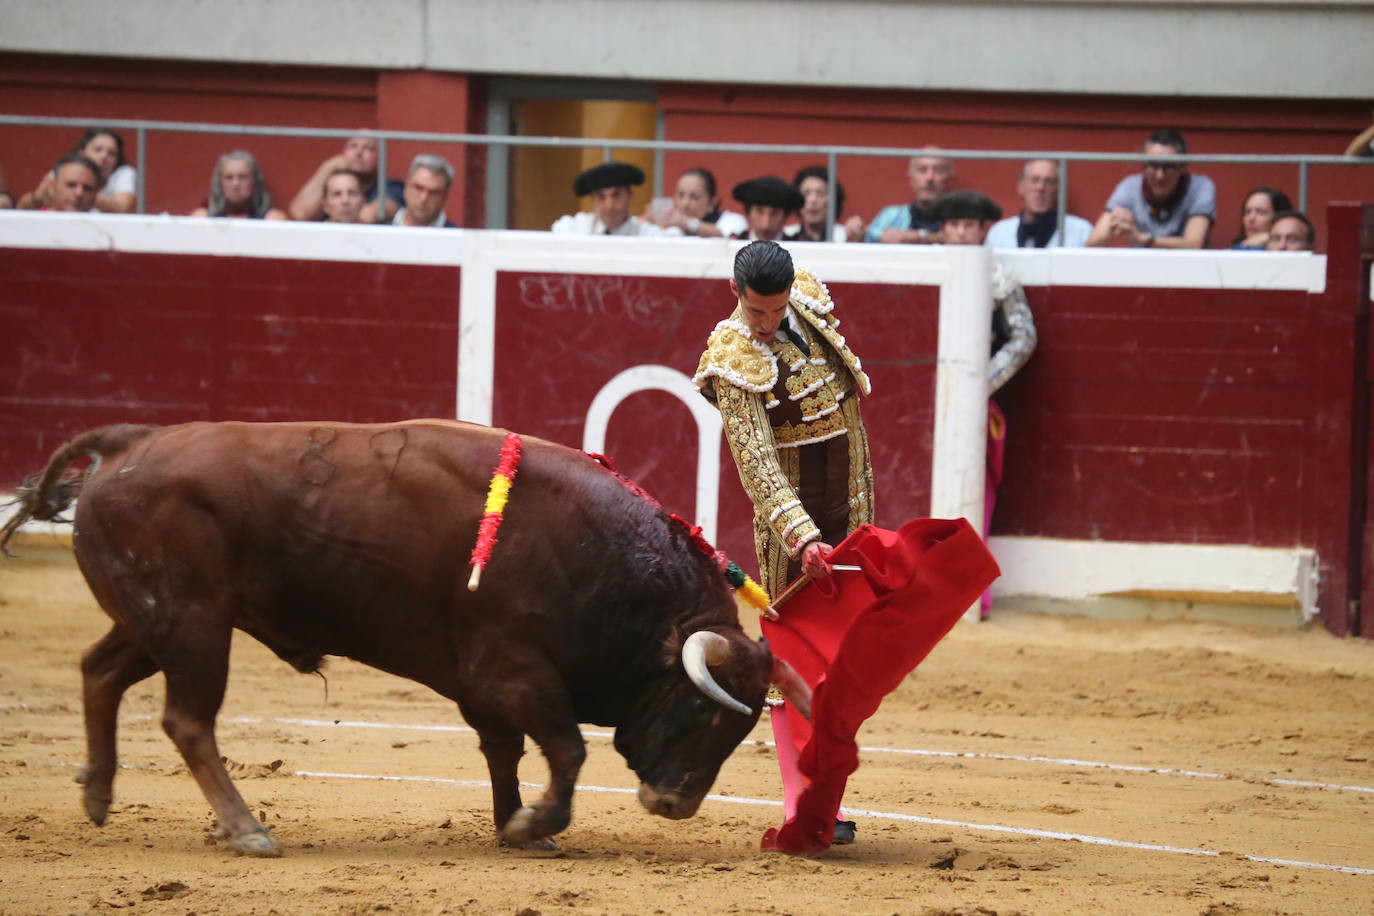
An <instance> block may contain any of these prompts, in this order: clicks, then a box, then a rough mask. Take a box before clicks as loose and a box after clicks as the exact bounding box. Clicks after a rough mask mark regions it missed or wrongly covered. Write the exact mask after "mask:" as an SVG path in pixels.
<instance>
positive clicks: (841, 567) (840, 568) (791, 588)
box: [763, 563, 862, 620]
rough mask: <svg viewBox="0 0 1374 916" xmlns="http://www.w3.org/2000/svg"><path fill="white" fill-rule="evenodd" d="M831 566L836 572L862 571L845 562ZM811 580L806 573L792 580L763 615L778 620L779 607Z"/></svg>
mask: <svg viewBox="0 0 1374 916" xmlns="http://www.w3.org/2000/svg"><path fill="white" fill-rule="evenodd" d="M830 568H831V570H833V571H835V572H862V568H861V567H858V566H848V565H845V564H843V563H836V564H834V565H832V566H831V567H830ZM810 581H811V577H810V576H805V575H803V576H798V577H797V578H796V579H794V580H792V583H791V584H790V585H788V586H787V588H785V589H783V590H782V591H781V592H779V593H778V597H776V598H774V599H773V603H772V604H770V605H768V608H767V610H765V611H764V612H763V616H765V617H767V618H768V619H769V620H777V619H778V616H779V615H778V608H780V607H782V606H783V605H784V604H786V603H787V602H788V600H789V599H791V597H792V596H793V595H795V594H796V593H797V592H799V591H801V590H802V589H803V588H805V587H806V586H807V583H809V582H810Z"/></svg>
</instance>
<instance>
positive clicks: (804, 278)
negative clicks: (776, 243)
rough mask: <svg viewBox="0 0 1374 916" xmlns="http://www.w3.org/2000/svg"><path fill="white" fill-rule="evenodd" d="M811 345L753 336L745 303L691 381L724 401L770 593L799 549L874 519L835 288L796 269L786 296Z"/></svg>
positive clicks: (794, 564)
mask: <svg viewBox="0 0 1374 916" xmlns="http://www.w3.org/2000/svg"><path fill="white" fill-rule="evenodd" d="M789 302H790V304H791V306H792V311H793V312H794V313H795V314H797V315H798V316H800V317H801V319H802V323H803V324H804V325H805V327H803V328H797V329H796V330H797V331H798V332H800V333H801V334H802V336H803V337H805V338H806V340H807V343H808V344H809V351H810V352H808V353H802V352H801V350H800V348H798V347H797V346H796V344H794V343H792V342H791V341H790V340H781V341H774V342H772V343H769V344H765V343H761V342H759V341H757V340H755V339H754V337H753V335H752V334H751V333H750V332H749V327H748V325H747V324H746V323H745V321H744V315H743V310H742V308H737V309H736V310H735V312H734V314H732V315H731V316H730V317H729V318H728V319H726V320H725V321H722V322H720V323H719V324H717V325H716V327H715V330H714V331H712V332H711V336H710V338H709V339H708V341H707V345H706V352H705V353H704V354H702V357H701V363H700V365H699V366H698V367H697V372H696V375H695V376H694V377H693V381H694V382H695V383H696V385H697V387H698V388H700V389H701V391H702V394H704V395H706V396H707V397H708V398H710V399H711V400H713V401H715V403H716V405H717V406H718V407H719V408H720V415H721V420H722V421H723V423H724V427H725V437H726V440H727V441H728V442H729V443H730V451H731V454H733V455H734V458H735V466H736V468H737V469H738V470H739V476H740V483H741V484H743V486H744V490H745V492H746V493H747V494H748V495H749V499H750V500H751V501H752V502H753V504H754V547H755V549H756V550H757V552H758V559H759V572H760V574H761V575H760V578H761V580H762V582H763V587H764V588H765V589H766V590H767V591H768V593H769V595H777V594H778V592H779V591H781V589H782V588H783V587H784V586H785V585H786V584H787V582H788V581H789V580H790V579H791V578H794V577H795V576H796V575H798V574H799V572H800V562H799V557H800V554H801V550H802V548H803V547H804V546H805V545H806V544H807V543H809V542H810V541H814V540H817V539H821V538H824V539H827V540H829V542H830V543H832V544H833V543H836V542H838V541H839V540H842V539H843V538H844V536H845V535H847V534H848V533H849V532H851V531H853V530H854V529H855V528H857V527H858V526H859V525H861V524H864V523H866V522H871V521H872V520H873V468H872V464H871V462H870V461H869V454H868V434H867V432H866V431H865V429H864V424H863V419H862V417H861V416H860V412H859V397H858V396H856V395H860V396H865V397H866V396H867V395H868V393H869V390H870V388H869V381H868V376H867V374H865V373H864V371H863V366H862V364H861V363H860V361H859V358H858V357H857V356H856V355H854V352H853V351H852V350H850V349H849V347H848V345H847V344H846V343H845V339H844V337H843V336H842V335H841V334H840V333H839V331H838V330H837V329H838V327H839V324H840V322H839V320H838V319H837V318H836V317H835V316H834V314H833V303H832V302H831V300H830V293H829V291H828V290H827V289H826V288H825V284H823V283H821V281H820V280H819V279H817V277H816V276H815V275H814V274H812V273H810V272H809V271H805V270H798V271H797V273H796V279H795V280H794V281H793V284H792V292H791V295H790V297H789Z"/></svg>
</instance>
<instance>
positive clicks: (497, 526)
mask: <svg viewBox="0 0 1374 916" xmlns="http://www.w3.org/2000/svg"><path fill="white" fill-rule="evenodd" d="M519 469H520V437H519V436H517V435H516V434H515V433H506V439H505V441H504V442H502V443H501V458H500V460H498V461H497V463H496V472H495V473H494V474H492V475H491V484H490V485H489V486H488V487H487V504H486V507H485V508H484V509H483V510H482V521H481V523H480V524H479V525H478V526H477V543H476V544H475V545H473V548H472V560H471V563H472V575H471V576H470V577H469V578H468V591H470V592H475V591H477V586H478V585H479V584H480V583H481V580H482V569H483V567H485V566H486V565H487V564H488V563H489V562H491V551H492V549H493V548H494V547H495V546H496V533H497V532H498V531H500V530H501V519H502V518H504V517H505V512H506V501H507V500H508V499H510V488H511V484H513V483H514V482H515V473H516V471H518V470H519Z"/></svg>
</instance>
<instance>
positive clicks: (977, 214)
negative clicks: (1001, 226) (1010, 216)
mask: <svg viewBox="0 0 1374 916" xmlns="http://www.w3.org/2000/svg"><path fill="white" fill-rule="evenodd" d="M932 211H933V212H932V214H931V215H932V216H933V217H934V218H935V219H937V220H939V221H940V222H942V223H943V222H944V221H945V220H947V219H976V220H978V221H979V222H995V221H996V220H999V219H1001V218H1002V208H1001V207H999V206H997V204H995V203H993V202H992V198H990V197H988V196H987V195H985V194H979V193H978V192H977V191H950V192H949V193H948V194H944V195H942V196H941V197H940V199H939V200H937V201H935V206H934V207H933V208H932Z"/></svg>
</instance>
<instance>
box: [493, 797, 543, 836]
mask: <svg viewBox="0 0 1374 916" xmlns="http://www.w3.org/2000/svg"><path fill="white" fill-rule="evenodd" d="M537 817H538V812H537V811H535V810H534V809H533V808H531V807H530V806H529V805H526V806H525V807H523V808H521V809H519V810H518V811H516V812H515V813H514V814H512V815H511V816H510V820H508V821H506V826H504V827H502V828H501V842H503V843H505V844H506V845H507V846H524V845H525V844H526V843H532V842H534V841H535V840H541V839H543V837H541V836H537V835H536V834H535V820H536V818H537Z"/></svg>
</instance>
